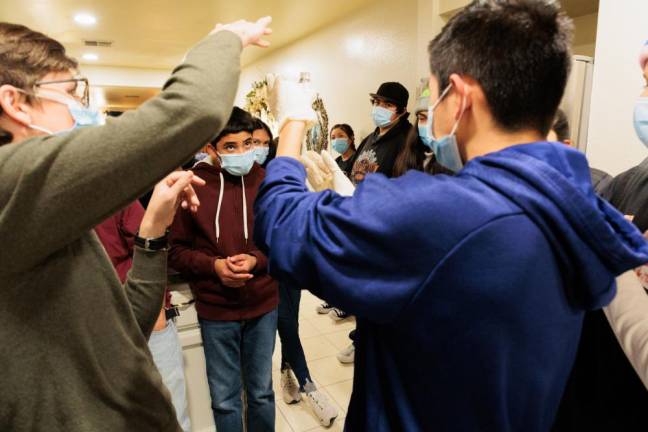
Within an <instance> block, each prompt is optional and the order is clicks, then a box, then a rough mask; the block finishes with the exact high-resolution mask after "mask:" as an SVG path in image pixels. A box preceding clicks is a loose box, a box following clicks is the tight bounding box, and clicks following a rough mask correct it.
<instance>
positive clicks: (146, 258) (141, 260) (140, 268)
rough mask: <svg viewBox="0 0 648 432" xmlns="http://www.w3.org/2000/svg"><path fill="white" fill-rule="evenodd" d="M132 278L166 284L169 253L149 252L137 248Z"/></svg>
mask: <svg viewBox="0 0 648 432" xmlns="http://www.w3.org/2000/svg"><path fill="white" fill-rule="evenodd" d="M130 278H131V279H134V280H144V281H150V282H166V279H167V251H166V250H159V251H148V250H145V249H142V248H140V247H137V246H135V248H134V252H133V266H132V267H131V270H130Z"/></svg>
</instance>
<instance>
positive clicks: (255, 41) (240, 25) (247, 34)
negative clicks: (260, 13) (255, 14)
mask: <svg viewBox="0 0 648 432" xmlns="http://www.w3.org/2000/svg"><path fill="white" fill-rule="evenodd" d="M271 22H272V17H269V16H267V17H263V18H260V19H258V20H257V21H256V22H250V21H245V20H239V21H236V22H233V23H230V24H217V25H216V27H215V28H214V30H212V32H211V33H210V34H214V33H217V32H219V31H223V30H227V31H231V32H232V33H234V34H236V35H237V36H238V37H240V38H241V42H242V43H243V48H245V47H247V46H250V45H256V46H258V47H261V48H266V47H268V46H270V42H268V41H267V40H265V39H263V37H264V36H269V35H271V34H272V29H271V28H269V27H268V26H269V25H270V23H271Z"/></svg>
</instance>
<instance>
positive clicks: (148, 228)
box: [139, 219, 167, 238]
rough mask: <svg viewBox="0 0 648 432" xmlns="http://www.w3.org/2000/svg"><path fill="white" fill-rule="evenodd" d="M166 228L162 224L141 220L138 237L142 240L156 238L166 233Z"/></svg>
mask: <svg viewBox="0 0 648 432" xmlns="http://www.w3.org/2000/svg"><path fill="white" fill-rule="evenodd" d="M166 230H167V227H165V226H164V224H159V223H154V222H152V221H149V220H146V219H145V220H143V221H142V223H141V224H140V229H139V236H140V237H143V238H158V237H162V236H163V235H164V234H165V233H166Z"/></svg>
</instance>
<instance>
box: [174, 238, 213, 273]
mask: <svg viewBox="0 0 648 432" xmlns="http://www.w3.org/2000/svg"><path fill="white" fill-rule="evenodd" d="M218 258H221V257H217V256H212V255H210V254H207V253H204V252H200V251H196V250H194V249H191V248H190V247H187V246H180V245H174V246H172V247H171V249H170V250H169V265H170V266H171V267H172V268H173V269H174V270H176V271H179V272H180V273H182V274H184V275H188V276H215V275H216V270H215V267H214V264H215V262H216V260H217V259H218Z"/></svg>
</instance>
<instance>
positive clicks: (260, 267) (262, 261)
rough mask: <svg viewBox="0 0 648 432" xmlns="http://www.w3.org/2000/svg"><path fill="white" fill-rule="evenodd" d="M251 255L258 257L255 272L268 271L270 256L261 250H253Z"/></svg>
mask: <svg viewBox="0 0 648 432" xmlns="http://www.w3.org/2000/svg"><path fill="white" fill-rule="evenodd" d="M250 255H252V256H254V257H255V258H256V259H257V263H256V267H255V268H254V272H253V273H255V274H256V273H266V272H267V271H268V258H267V257H266V256H265V254H264V253H263V252H261V251H258V250H256V251H252V252H250Z"/></svg>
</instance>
